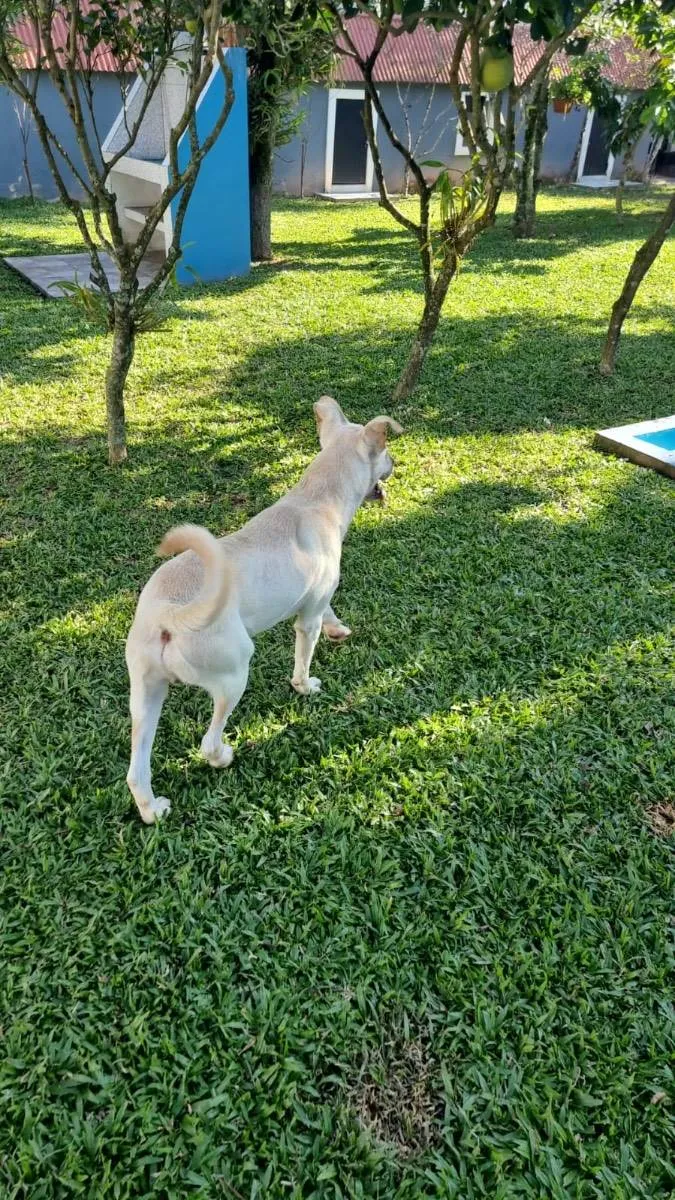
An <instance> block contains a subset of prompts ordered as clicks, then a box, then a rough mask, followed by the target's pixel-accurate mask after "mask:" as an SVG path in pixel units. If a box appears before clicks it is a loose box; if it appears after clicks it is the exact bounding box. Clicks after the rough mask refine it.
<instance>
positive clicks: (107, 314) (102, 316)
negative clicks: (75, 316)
mask: <svg viewBox="0 0 675 1200" xmlns="http://www.w3.org/2000/svg"><path fill="white" fill-rule="evenodd" d="M51 286H52V287H53V288H58V289H59V291H61V292H63V294H64V298H65V300H66V303H67V304H70V305H72V306H73V308H75V309H77V310H78V311H80V312H82V313H84V316H85V319H86V320H87V322H88V323H89V324H90V325H93V327H94V328H95V329H103V330H111V329H112V328H113V324H114V322H113V320H112V314H111V309H110V303H109V301H108V299H107V297H106V296H104V295H103V293H102V292H100V291H99V290H98V288H94V287H91V286H87V285H86V284H83V283H80V282H79V280H78V278H77V275H76V276H75V279H74V280H73V279H58V280H57V281H56V282H55V283H53V284H52V285H51Z"/></svg>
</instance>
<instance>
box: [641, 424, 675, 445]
mask: <svg viewBox="0 0 675 1200" xmlns="http://www.w3.org/2000/svg"><path fill="white" fill-rule="evenodd" d="M673 420H675V418H673ZM636 437H637V439H638V441H639V442H649V443H650V444H651V445H652V446H660V447H661V449H662V450H675V425H671V426H670V428H666V429H658V430H657V431H656V433H638V434H636Z"/></svg>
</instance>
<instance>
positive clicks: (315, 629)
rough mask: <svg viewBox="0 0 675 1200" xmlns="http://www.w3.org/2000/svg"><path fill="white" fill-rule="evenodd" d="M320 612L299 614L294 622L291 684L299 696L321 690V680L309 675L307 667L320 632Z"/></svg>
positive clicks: (310, 663) (310, 661)
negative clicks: (293, 656)
mask: <svg viewBox="0 0 675 1200" xmlns="http://www.w3.org/2000/svg"><path fill="white" fill-rule="evenodd" d="M321 621H322V614H321V613H317V614H315V615H313V616H311V617H310V616H306V615H303V614H300V615H299V616H298V619H297V620H296V622H295V666H294V668H293V678H292V679H291V684H292V686H293V687H294V688H295V690H296V692H299V693H300V695H301V696H309V694H310V693H311V692H320V691H321V680H320V679H316V678H315V677H314V676H313V675H312V676H310V673H309V668H310V667H311V665H312V658H313V656H314V651H315V649H316V643H317V642H318V640H319V634H320V633H321Z"/></svg>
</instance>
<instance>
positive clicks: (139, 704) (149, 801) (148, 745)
mask: <svg viewBox="0 0 675 1200" xmlns="http://www.w3.org/2000/svg"><path fill="white" fill-rule="evenodd" d="M130 674H131V694H130V697H129V707H130V709H131V762H130V763H129V771H128V773H127V783H128V785H129V790H130V791H131V793H132V795H133V797H134V800H135V801H136V804H137V806H138V811H139V813H140V814H141V819H142V820H143V821H145V824H146V825H152V824H153V822H154V821H156V820H157V818H158V817H161V816H163V815H164V813H167V812H169V809H170V807H171V805H170V804H169V801H168V800H167V799H166V796H154V795H153V791H152V782H151V775H150V755H151V753H152V744H153V742H154V740H155V733H156V732H157V724H158V722H159V714H160V713H161V711H162V705H163V703H164V701H165V699H166V694H167V692H168V690H169V685H168V683H167V681H166V679H164V678H163V677H162V676H160V675H155V674H142V673H141V672H140V671H138V673H136V672H133V671H132V672H130Z"/></svg>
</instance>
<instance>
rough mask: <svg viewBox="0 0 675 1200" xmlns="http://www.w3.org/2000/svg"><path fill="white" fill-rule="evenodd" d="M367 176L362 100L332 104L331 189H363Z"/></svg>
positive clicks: (366, 151)
mask: <svg viewBox="0 0 675 1200" xmlns="http://www.w3.org/2000/svg"><path fill="white" fill-rule="evenodd" d="M367 173H368V143H367V141H366V131H365V129H364V128H363V100H351V99H350V100H341V99H340V98H339V97H338V98H337V100H336V101H335V137H334V141H333V178H332V184H333V187H355V188H357V187H364V186H365V184H366V177H367Z"/></svg>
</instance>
